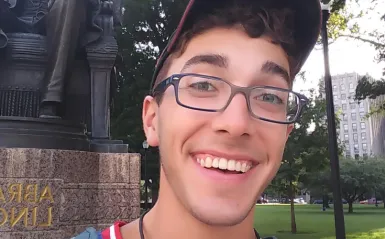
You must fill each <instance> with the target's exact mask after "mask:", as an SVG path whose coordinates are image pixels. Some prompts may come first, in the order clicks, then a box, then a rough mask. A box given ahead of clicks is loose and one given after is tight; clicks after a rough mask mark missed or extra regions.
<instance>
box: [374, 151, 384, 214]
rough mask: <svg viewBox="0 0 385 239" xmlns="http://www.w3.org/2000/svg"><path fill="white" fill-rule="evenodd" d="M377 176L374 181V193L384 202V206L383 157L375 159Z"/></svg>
mask: <svg viewBox="0 0 385 239" xmlns="http://www.w3.org/2000/svg"><path fill="white" fill-rule="evenodd" d="M374 164H376V175H377V178H376V180H375V182H374V192H375V195H376V196H377V195H379V196H380V197H381V199H382V201H383V203H384V208H385V158H378V159H376V160H375V162H374Z"/></svg>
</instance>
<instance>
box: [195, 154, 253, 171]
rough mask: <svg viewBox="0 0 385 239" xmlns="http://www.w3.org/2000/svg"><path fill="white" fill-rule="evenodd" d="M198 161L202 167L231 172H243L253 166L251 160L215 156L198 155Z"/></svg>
mask: <svg viewBox="0 0 385 239" xmlns="http://www.w3.org/2000/svg"><path fill="white" fill-rule="evenodd" d="M196 161H197V163H198V164H199V165H200V166H201V167H202V168H206V169H210V170H217V171H221V172H223V173H229V174H243V173H246V172H248V171H249V170H250V169H251V168H252V167H253V164H252V162H250V161H237V160H234V159H226V158H220V157H214V156H198V157H196Z"/></svg>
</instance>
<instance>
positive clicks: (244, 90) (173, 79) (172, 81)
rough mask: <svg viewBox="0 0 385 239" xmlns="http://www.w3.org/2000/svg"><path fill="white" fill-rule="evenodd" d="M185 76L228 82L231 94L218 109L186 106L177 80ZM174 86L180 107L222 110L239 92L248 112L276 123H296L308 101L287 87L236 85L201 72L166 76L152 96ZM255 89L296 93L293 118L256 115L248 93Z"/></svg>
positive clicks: (207, 110)
mask: <svg viewBox="0 0 385 239" xmlns="http://www.w3.org/2000/svg"><path fill="white" fill-rule="evenodd" d="M185 76H197V77H201V78H206V79H210V80H219V81H223V82H225V83H226V84H228V85H229V86H230V88H231V94H230V96H229V99H228V101H227V103H226V105H225V106H224V107H222V108H221V109H218V110H209V109H202V108H196V107H191V106H188V105H185V104H183V103H182V102H180V101H179V91H178V89H179V82H180V80H181V79H182V78H183V77H185ZM171 85H172V86H174V91H175V99H176V102H177V103H178V105H180V106H182V107H185V108H188V109H192V110H198V111H204V112H223V111H225V110H226V108H227V107H228V106H229V105H230V103H231V101H232V100H233V98H234V96H235V95H236V94H238V93H241V94H243V95H244V96H245V98H246V102H247V108H248V110H249V113H250V114H251V115H252V116H253V117H254V118H256V119H260V120H263V121H267V122H271V123H276V124H287V125H288V124H293V123H296V122H297V121H298V120H299V119H300V116H301V114H302V112H303V109H304V107H305V106H306V105H307V103H308V102H309V99H308V98H307V97H306V96H304V95H302V94H300V93H297V92H294V91H292V90H288V89H282V88H278V87H273V86H253V87H241V86H237V85H234V84H232V83H230V82H228V81H226V80H224V79H222V78H219V77H215V76H208V75H201V74H195V73H185V74H174V75H172V76H170V77H168V78H167V79H165V80H164V81H162V82H161V83H159V84H158V85H157V86H156V87H155V88H154V89H153V91H152V96H153V97H156V96H158V95H160V94H163V93H164V92H165V91H166V90H167V88H168V87H169V86H171ZM255 89H272V90H279V91H282V92H288V93H293V94H294V95H296V96H297V97H298V110H297V112H296V115H295V117H294V118H293V120H291V121H285V122H283V121H276V120H271V119H266V118H264V117H260V116H258V115H256V114H255V113H254V112H253V111H252V109H251V106H250V93H251V91H252V90H255Z"/></svg>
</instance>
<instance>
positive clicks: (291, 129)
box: [286, 124, 294, 140]
mask: <svg viewBox="0 0 385 239" xmlns="http://www.w3.org/2000/svg"><path fill="white" fill-rule="evenodd" d="M293 129H294V124H289V125H288V126H287V130H286V140H287V139H288V138H289V135H290V134H291V132H292V131H293Z"/></svg>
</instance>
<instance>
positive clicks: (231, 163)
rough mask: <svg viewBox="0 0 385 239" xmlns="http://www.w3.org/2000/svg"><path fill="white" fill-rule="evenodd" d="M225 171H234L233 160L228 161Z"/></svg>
mask: <svg viewBox="0 0 385 239" xmlns="http://www.w3.org/2000/svg"><path fill="white" fill-rule="evenodd" d="M227 170H229V171H235V160H230V161H229V162H227Z"/></svg>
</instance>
